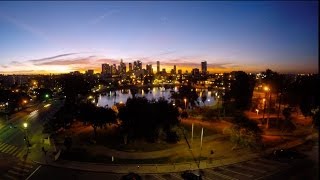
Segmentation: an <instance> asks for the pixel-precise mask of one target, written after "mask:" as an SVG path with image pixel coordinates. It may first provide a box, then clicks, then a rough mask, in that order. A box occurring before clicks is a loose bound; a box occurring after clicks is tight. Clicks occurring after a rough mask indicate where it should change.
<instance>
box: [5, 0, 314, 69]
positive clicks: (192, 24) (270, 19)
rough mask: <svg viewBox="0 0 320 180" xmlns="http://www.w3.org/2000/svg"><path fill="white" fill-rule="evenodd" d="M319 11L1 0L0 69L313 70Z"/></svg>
mask: <svg viewBox="0 0 320 180" xmlns="http://www.w3.org/2000/svg"><path fill="white" fill-rule="evenodd" d="M318 14H319V9H318V2H317V1H308V2H303V1H300V2H298V1H295V2H289V1H284V2H276V1H273V2H267V1H262V2H254V1H250V2H247V1H242V2H233V1H219V2H218V1H212V2H210V1H203V2H196V1H189V2H181V1H180V2H179V1H177V2H168V1H164V2H150V1H149V2H148V1H142V2H125V1H121V2H108V1H95V2H83V1H81V2H66V1H60V2H59V1H51V2H37V1H35V2H9V1H8V2H3V1H1V2H0V52H1V53H0V74H12V73H14V74H33V73H45V74H48V73H66V72H70V71H75V70H80V71H84V70H87V69H94V70H95V71H96V72H100V71H101V64H102V63H110V64H114V63H116V64H119V62H120V59H123V61H124V62H125V63H129V62H133V61H135V60H141V61H142V63H143V66H144V67H145V65H146V64H147V63H151V64H153V68H155V67H156V61H160V62H161V68H168V69H167V71H168V70H170V69H171V68H172V67H173V65H177V69H183V70H190V69H191V68H200V64H201V61H207V63H208V69H209V71H210V72H230V71H233V70H243V71H246V72H261V71H265V70H266V69H267V68H270V69H272V70H273V71H277V72H280V73H316V72H318V59H319V58H318V56H319V53H318V46H319V44H318V30H319V29H318ZM169 68H170V69H169Z"/></svg>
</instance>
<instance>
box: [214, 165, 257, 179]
mask: <svg viewBox="0 0 320 180" xmlns="http://www.w3.org/2000/svg"><path fill="white" fill-rule="evenodd" d="M219 169H222V170H225V171H229V172H233V173H236V174H240V175H242V176H247V177H253V176H252V175H251V174H244V173H241V172H237V171H234V170H230V169H227V168H224V167H219Z"/></svg>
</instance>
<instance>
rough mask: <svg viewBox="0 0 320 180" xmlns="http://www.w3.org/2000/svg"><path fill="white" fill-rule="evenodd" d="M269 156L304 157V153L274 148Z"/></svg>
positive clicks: (283, 157) (277, 157) (281, 157)
mask: <svg viewBox="0 0 320 180" xmlns="http://www.w3.org/2000/svg"><path fill="white" fill-rule="evenodd" d="M271 156H272V157H273V158H274V159H301V158H304V157H306V155H304V154H302V153H299V152H297V151H295V150H292V149H278V150H274V151H273V153H272V155H271Z"/></svg>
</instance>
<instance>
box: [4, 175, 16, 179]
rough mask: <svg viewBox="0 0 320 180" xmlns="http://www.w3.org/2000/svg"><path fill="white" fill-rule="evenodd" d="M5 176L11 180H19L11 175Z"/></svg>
mask: <svg viewBox="0 0 320 180" xmlns="http://www.w3.org/2000/svg"><path fill="white" fill-rule="evenodd" d="M4 176H5V177H6V178H9V179H13V180H17V178H15V177H13V176H11V175H9V174H7V173H6V174H4Z"/></svg>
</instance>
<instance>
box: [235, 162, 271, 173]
mask: <svg viewBox="0 0 320 180" xmlns="http://www.w3.org/2000/svg"><path fill="white" fill-rule="evenodd" d="M232 165H233V166H237V167H239V168H243V169H247V170H250V171H255V172H258V173H266V172H267V171H265V170H261V169H255V168H251V167H247V166H243V165H240V164H232Z"/></svg>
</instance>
